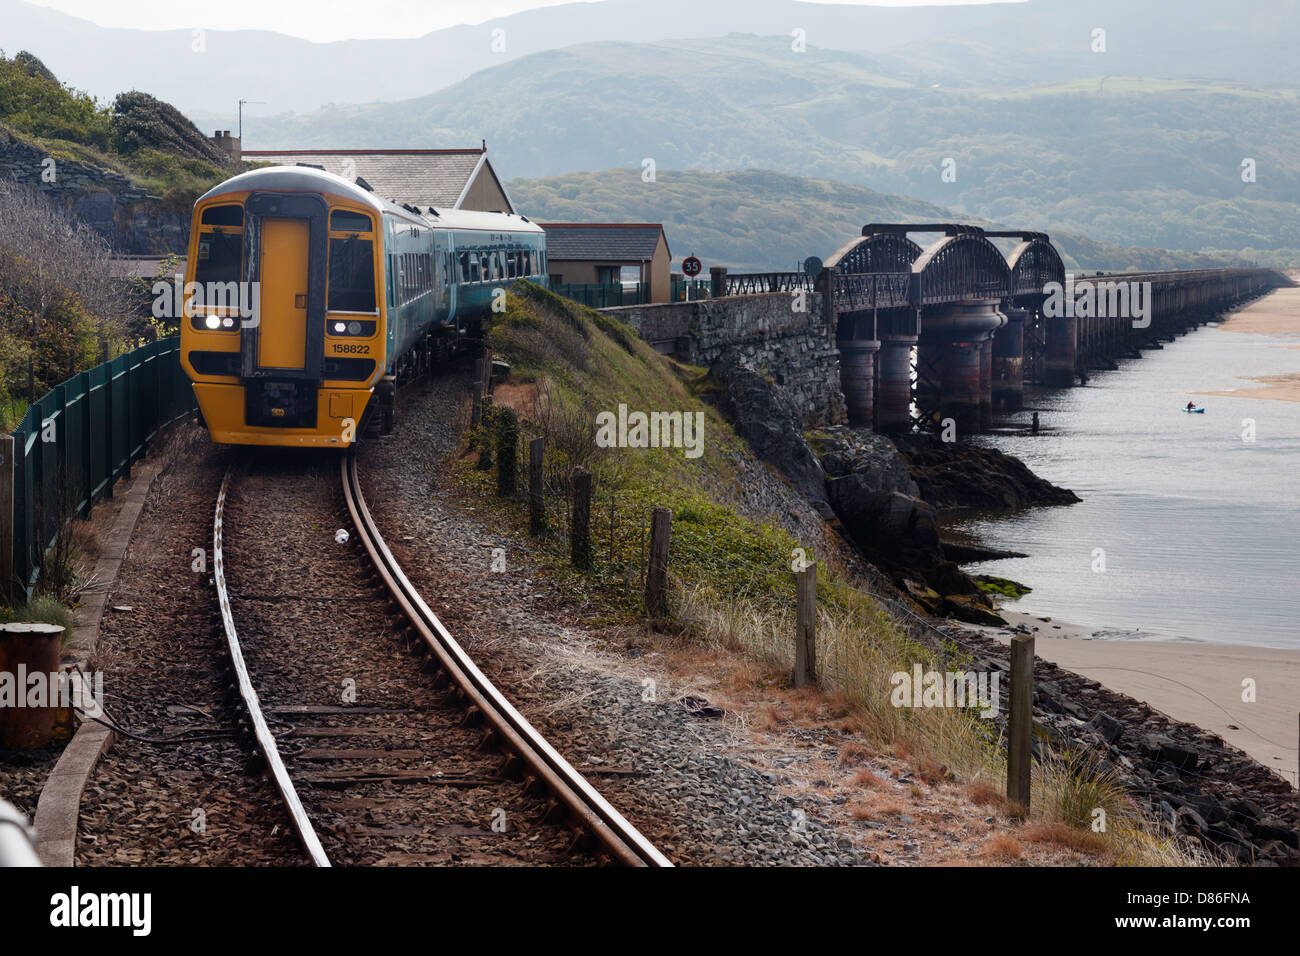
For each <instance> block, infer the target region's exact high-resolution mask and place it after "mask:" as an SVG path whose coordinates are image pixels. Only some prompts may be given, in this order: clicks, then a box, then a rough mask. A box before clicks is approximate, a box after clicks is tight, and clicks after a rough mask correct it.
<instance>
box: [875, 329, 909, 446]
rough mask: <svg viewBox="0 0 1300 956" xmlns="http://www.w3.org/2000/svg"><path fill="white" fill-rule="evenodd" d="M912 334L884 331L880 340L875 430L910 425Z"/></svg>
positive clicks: (903, 427) (894, 428)
mask: <svg viewBox="0 0 1300 956" xmlns="http://www.w3.org/2000/svg"><path fill="white" fill-rule="evenodd" d="M916 342H917V337H916V336H915V335H886V336H884V337H882V339H881V343H880V354H879V357H878V359H877V363H878V365H879V375H878V379H879V390H878V394H877V402H876V431H878V432H905V431H907V430H909V429H910V428H911V427H912V348H913V347H914V346H915V345H916Z"/></svg>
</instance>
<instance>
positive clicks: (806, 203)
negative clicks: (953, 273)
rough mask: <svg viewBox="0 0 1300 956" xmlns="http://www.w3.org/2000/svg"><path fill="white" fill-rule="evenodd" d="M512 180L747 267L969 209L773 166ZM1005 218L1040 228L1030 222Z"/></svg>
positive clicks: (1146, 254)
mask: <svg viewBox="0 0 1300 956" xmlns="http://www.w3.org/2000/svg"><path fill="white" fill-rule="evenodd" d="M507 188H508V189H509V191H510V196H511V199H513V200H514V202H515V205H516V206H517V207H518V208H519V209H520V210H521V211H522V212H524V213H525V214H526V215H528V216H530V217H532V218H533V219H537V220H540V221H542V222H547V221H561V222H562V221H578V222H662V223H663V224H664V229H665V231H666V232H667V235H668V242H669V246H670V247H671V249H672V253H673V260H674V262H675V263H680V261H681V259H682V258H683V257H684V256H688V255H697V256H700V257H701V258H702V259H704V260H705V262H706V263H707V264H708V265H725V266H727V267H729V268H731V269H732V270H733V271H741V272H761V271H768V270H780V271H786V270H794V269H798V268H800V263H802V261H803V260H804V259H805V258H807V257H808V256H810V255H815V256H819V257H821V258H822V259H825V258H827V257H829V256H830V254H831V253H833V252H834V251H835V250H836V249H838V248H839V247H840V246H842V245H844V243H846V242H848V241H849V240H850V239H852V238H853V237H855V236H857V235H858V234H859V233H860V232H861V230H862V226H863V225H864V224H866V223H869V222H951V221H953V220H961V219H967V220H969V219H971V218H972V217H969V216H963V215H962V214H960V213H957V212H954V211H952V210H949V209H944V208H942V207H940V206H936V205H933V204H931V203H927V202H922V201H921V200H918V199H908V198H906V197H903V196H890V195H886V194H884V193H878V192H874V191H872V190H870V189H867V188H865V187H863V186H851V185H848V184H846V183H839V182H833V181H830V180H826V179H807V178H802V177H799V176H788V175H785V174H783V173H774V172H769V171H766V170H743V171H734V172H723V173H706V172H699V171H696V170H688V171H674V170H662V169H661V170H659V171H658V172H657V174H656V177H655V182H653V183H647V182H643V181H642V179H641V174H640V171H639V170H630V169H608V170H605V171H603V172H596V173H566V174H565V175H563V176H549V177H546V178H543V179H515V180H511V181H510V182H509V183H508V184H507ZM977 221H980V222H983V220H977ZM985 224H987V225H993V224H992V223H985ZM1003 225H1006V226H1012V227H1015V228H1031V229H1032V228H1037V224H1036V223H1034V222H1033V221H1028V222H1025V221H1015V222H1011V223H1005V224H1003ZM1053 239H1055V240H1056V242H1057V245H1058V246H1059V248H1060V249H1061V253H1062V258H1063V259H1064V260H1065V262H1066V265H1067V267H1069V268H1071V269H1077V270H1091V269H1106V270H1118V271H1123V270H1126V269H1190V268H1202V267H1206V266H1215V265H1225V264H1233V263H1235V262H1236V261H1237V260H1236V259H1235V257H1233V256H1231V255H1218V256H1204V255H1198V254H1195V253H1187V252H1166V251H1165V250H1161V249H1142V248H1121V247H1120V246H1116V245H1113V244H1110V243H1105V242H1097V241H1093V240H1089V239H1084V238H1081V237H1078V236H1073V235H1069V234H1055V233H1054V234H1053Z"/></svg>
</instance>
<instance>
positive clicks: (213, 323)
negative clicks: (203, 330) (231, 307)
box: [206, 315, 221, 329]
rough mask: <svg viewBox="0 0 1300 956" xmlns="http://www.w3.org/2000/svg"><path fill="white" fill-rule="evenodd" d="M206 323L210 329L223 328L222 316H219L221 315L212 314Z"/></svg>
mask: <svg viewBox="0 0 1300 956" xmlns="http://www.w3.org/2000/svg"><path fill="white" fill-rule="evenodd" d="M206 325H207V327H208V328H210V329H219V328H221V316H219V315H210V316H208V320H207V323H206Z"/></svg>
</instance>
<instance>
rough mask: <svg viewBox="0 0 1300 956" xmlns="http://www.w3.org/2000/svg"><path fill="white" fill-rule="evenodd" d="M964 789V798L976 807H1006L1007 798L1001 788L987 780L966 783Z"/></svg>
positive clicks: (1000, 808) (999, 808)
mask: <svg viewBox="0 0 1300 956" xmlns="http://www.w3.org/2000/svg"><path fill="white" fill-rule="evenodd" d="M965 791H966V799H967V800H969V801H970V802H971V803H973V804H975V806H977V807H996V808H997V809H998V810H1002V809H1004V808H1005V807H1006V803H1007V798H1006V797H1005V796H1003V794H1002V791H1001V790H999V789H998V788H997V787H995V786H993V784H991V783H989V782H988V781H987V780H976V781H974V782H972V783H968V784H967V785H966V787H965Z"/></svg>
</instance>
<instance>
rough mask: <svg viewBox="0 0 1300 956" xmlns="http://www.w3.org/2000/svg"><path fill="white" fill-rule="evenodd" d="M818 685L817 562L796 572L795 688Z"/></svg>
mask: <svg viewBox="0 0 1300 956" xmlns="http://www.w3.org/2000/svg"><path fill="white" fill-rule="evenodd" d="M816 683H817V562H815V561H814V562H812V563H811V564H809V565H808V566H807V567H806V568H804V569H803V570H802V571H796V572H795V634H794V686H795V687H808V686H810V685H813V684H816Z"/></svg>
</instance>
